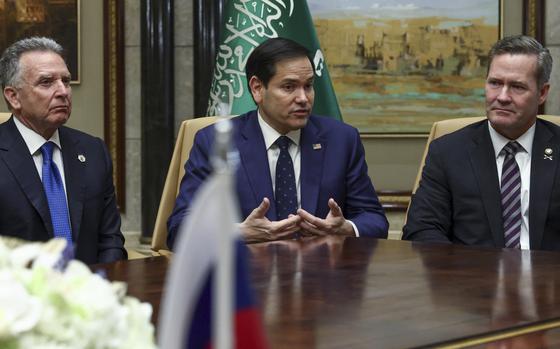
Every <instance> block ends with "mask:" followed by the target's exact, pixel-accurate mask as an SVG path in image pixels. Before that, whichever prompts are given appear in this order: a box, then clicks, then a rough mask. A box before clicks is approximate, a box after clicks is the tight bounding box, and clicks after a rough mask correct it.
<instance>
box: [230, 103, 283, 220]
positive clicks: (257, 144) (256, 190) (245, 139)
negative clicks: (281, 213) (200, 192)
mask: <svg viewBox="0 0 560 349" xmlns="http://www.w3.org/2000/svg"><path fill="white" fill-rule="evenodd" d="M238 137H239V139H238V142H237V144H238V147H239V156H240V158H241V166H242V168H243V170H244V171H245V176H246V177H247V180H248V182H249V185H250V186H251V189H252V191H253V195H254V199H255V205H253V207H257V206H258V205H259V204H260V203H261V201H262V199H263V197H267V198H268V199H269V200H270V209H269V210H268V212H267V214H266V216H267V217H268V219H270V220H273V221H275V220H276V219H277V216H276V204H275V201H274V193H273V192H272V179H271V178H270V170H269V167H268V156H267V153H266V146H265V144H264V137H263V135H262V131H261V128H260V126H259V122H258V119H257V113H256V111H254V112H251V113H250V114H249V115H248V116H247V119H246V120H245V122H244V123H243V124H242V125H241V126H240V135H239V136H238Z"/></svg>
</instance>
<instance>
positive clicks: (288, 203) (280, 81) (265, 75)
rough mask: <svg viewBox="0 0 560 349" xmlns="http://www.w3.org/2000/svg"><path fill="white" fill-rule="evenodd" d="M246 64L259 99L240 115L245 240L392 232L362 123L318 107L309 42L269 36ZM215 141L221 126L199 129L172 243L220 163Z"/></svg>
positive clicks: (239, 181) (237, 138) (172, 223)
mask: <svg viewBox="0 0 560 349" xmlns="http://www.w3.org/2000/svg"><path fill="white" fill-rule="evenodd" d="M245 70H246V76H247V79H248V86H249V89H250V91H251V94H252V96H253V99H254V101H255V103H256V104H257V106H258V109H257V110H254V111H250V112H248V113H246V114H243V115H240V116H238V117H235V118H233V121H232V122H233V129H234V132H233V140H234V143H235V146H236V147H237V149H238V151H239V155H240V165H239V168H238V171H237V176H236V187H237V193H238V197H239V205H240V208H241V215H242V218H243V219H244V221H243V222H241V224H240V229H241V231H242V233H243V235H244V237H245V240H246V241H247V242H260V241H271V240H277V239H285V238H290V237H293V236H294V234H295V233H298V234H300V235H302V236H311V235H329V234H338V235H348V236H373V237H380V238H385V237H387V230H388V223H387V219H386V217H385V214H384V212H383V208H382V207H381V205H380V204H379V200H378V198H377V195H376V193H375V190H374V188H373V185H372V183H371V180H370V179H369V177H368V174H367V165H366V162H365V159H364V148H363V146H362V143H361V142H360V138H359V134H358V131H357V130H356V129H355V128H353V127H350V126H348V125H346V124H344V123H342V122H339V121H336V120H333V119H329V118H325V117H321V116H316V115H311V109H312V107H313V99H314V90H313V77H314V69H313V65H312V62H311V59H310V58H309V53H308V51H307V49H306V48H305V47H303V46H301V45H299V44H297V43H295V42H293V41H291V40H288V39H284V38H274V39H269V40H267V41H265V42H264V43H262V44H261V45H259V46H258V47H256V48H255V50H254V51H253V52H252V53H251V55H250V56H249V58H248V60H247V64H246V69H245ZM281 139H283V140H284V141H281ZM280 142H285V143H284V145H282V144H281V143H280ZM213 143H214V128H213V127H207V128H205V129H202V130H201V131H199V132H198V133H197V135H196V137H195V140H194V144H193V148H192V150H191V154H190V157H189V160H188V161H187V163H186V164H185V176H184V177H183V180H182V182H181V187H180V192H179V195H178V197H177V201H176V203H175V208H174V210H173V213H172V214H171V216H170V218H169V220H168V232H169V234H168V240H167V242H168V246H169V247H170V248H172V247H173V244H174V241H175V239H176V237H177V232H178V228H179V226H180V224H181V222H182V221H183V218H184V216H185V214H186V213H187V212H188V209H189V207H190V205H191V203H192V200H193V197H194V196H195V194H196V191H197V190H198V188H199V187H200V185H201V184H202V183H203V182H204V181H205V180H206V178H207V177H208V175H209V174H210V172H211V171H212V169H211V166H210V163H209V156H210V153H211V148H212V145H213ZM285 164H287V166H285ZM277 165H278V168H277ZM280 192H282V194H280ZM290 197H291V198H293V199H289V200H286V199H285V198H290ZM216 219H219V217H216Z"/></svg>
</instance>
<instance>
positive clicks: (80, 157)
mask: <svg viewBox="0 0 560 349" xmlns="http://www.w3.org/2000/svg"><path fill="white" fill-rule="evenodd" d="M78 160H80V162H86V157H85V156H83V155H82V154H80V155H78Z"/></svg>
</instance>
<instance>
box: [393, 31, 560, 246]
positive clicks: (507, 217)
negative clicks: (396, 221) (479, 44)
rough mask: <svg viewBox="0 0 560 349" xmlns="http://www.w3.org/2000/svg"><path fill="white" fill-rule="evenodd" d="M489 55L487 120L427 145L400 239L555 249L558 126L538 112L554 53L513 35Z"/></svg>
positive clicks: (558, 232)
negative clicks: (419, 178)
mask: <svg viewBox="0 0 560 349" xmlns="http://www.w3.org/2000/svg"><path fill="white" fill-rule="evenodd" d="M489 58H490V63H489V68H488V72H487V77H486V84H485V94H486V116H487V120H484V121H480V122H477V123H474V124H472V125H469V126H467V127H465V128H463V129H461V130H458V131H456V132H454V133H451V134H449V135H445V136H442V137H440V138H438V139H436V140H434V141H433V142H432V143H431V144H430V148H429V151H428V155H427V157H426V163H425V166H424V169H423V171H422V179H421V181H420V186H419V188H418V190H417V191H416V194H415V195H414V196H413V197H412V202H411V205H410V209H409V212H408V217H407V224H406V226H405V227H404V229H403V239H406V240H416V241H427V242H440V243H457V244H464V245H476V246H488V247H498V248H502V247H506V248H517V249H519V248H521V249H542V250H560V215H559V214H558V212H560V186H559V185H558V183H560V166H558V162H559V158H560V127H558V126H556V125H555V124H553V123H551V122H548V121H546V120H542V119H540V118H538V117H537V113H538V108H539V106H540V105H542V104H543V103H544V102H545V101H546V98H547V96H548V92H549V88H550V84H549V82H548V81H549V77H550V72H551V70H552V57H551V56H550V52H549V51H548V50H547V49H546V48H544V47H543V46H542V45H541V44H540V43H539V42H538V41H536V40H535V39H533V38H531V37H528V36H521V35H519V36H511V37H506V38H503V39H501V40H499V41H498V42H497V43H496V44H495V45H494V46H493V47H492V49H491V50H490V53H489Z"/></svg>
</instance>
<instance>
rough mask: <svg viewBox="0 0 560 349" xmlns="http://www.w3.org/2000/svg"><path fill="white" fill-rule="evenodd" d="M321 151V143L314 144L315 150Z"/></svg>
mask: <svg viewBox="0 0 560 349" xmlns="http://www.w3.org/2000/svg"><path fill="white" fill-rule="evenodd" d="M319 149H321V143H315V144H313V150H319Z"/></svg>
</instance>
